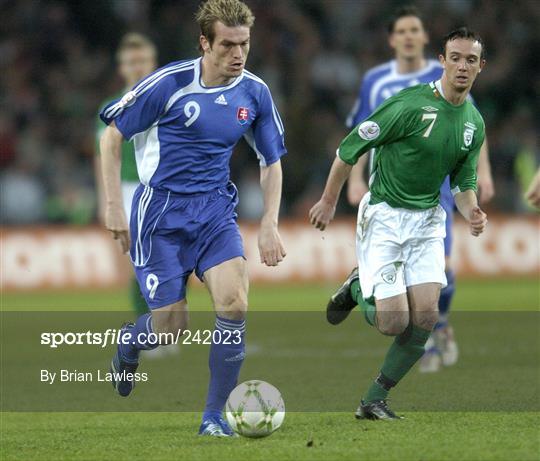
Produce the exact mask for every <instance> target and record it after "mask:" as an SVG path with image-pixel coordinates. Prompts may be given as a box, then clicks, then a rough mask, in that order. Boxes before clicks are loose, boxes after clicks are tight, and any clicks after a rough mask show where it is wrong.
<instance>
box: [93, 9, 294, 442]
mask: <svg viewBox="0 0 540 461" xmlns="http://www.w3.org/2000/svg"><path fill="white" fill-rule="evenodd" d="M253 21H254V16H253V14H252V12H251V11H250V9H249V8H248V7H247V6H246V5H245V4H244V3H242V2H241V1H239V0H209V1H207V2H206V3H203V4H202V5H201V7H200V8H199V11H198V13H197V22H198V23H199V26H200V29H201V36H200V40H199V44H200V49H201V52H202V57H201V58H198V59H194V60H190V61H179V62H174V63H171V64H169V65H167V66H165V67H163V68H161V69H159V70H157V71H156V72H154V73H153V74H151V75H150V76H149V77H147V78H145V79H143V80H142V81H141V82H139V83H138V84H137V85H135V87H134V88H133V89H132V90H131V91H130V92H128V93H127V94H126V95H125V96H124V97H123V98H122V99H121V100H119V101H117V102H115V103H112V104H110V105H108V106H107V107H105V109H103V111H102V113H101V117H102V119H103V120H104V121H105V122H106V123H107V124H108V125H109V126H108V127H107V129H106V130H105V132H104V134H103V137H102V139H101V155H102V167H103V180H104V189H105V194H106V200H107V208H106V226H107V228H108V229H109V230H110V231H111V232H112V233H113V235H114V238H115V239H118V240H120V243H121V244H122V248H123V250H124V251H128V249H129V251H130V254H131V259H132V261H133V265H134V267H135V272H136V275H137V279H138V281H139V285H140V288H141V290H142V292H143V294H144V296H145V299H146V302H147V303H148V306H149V307H150V308H151V309H152V312H151V313H148V314H145V315H142V316H140V317H139V318H138V319H137V321H136V322H135V324H126V325H124V326H123V327H122V334H123V335H126V334H127V333H130V334H131V341H130V342H129V343H128V344H126V345H123V344H120V345H119V346H118V350H117V353H116V355H115V356H114V358H113V361H112V366H111V368H112V370H113V371H114V372H118V373H122V372H124V371H125V372H134V371H135V370H136V368H137V366H138V359H139V352H140V351H141V350H144V349H151V348H155V347H157V345H151V344H148V342H146V341H144V338H145V335H148V334H149V333H151V332H155V333H172V335H176V334H177V333H178V332H179V331H180V330H183V329H185V328H186V326H187V303H186V299H185V298H186V283H187V279H188V277H189V276H190V274H191V273H192V272H195V274H196V275H197V277H199V278H200V279H201V280H202V281H203V282H204V283H205V284H206V286H207V288H208V290H209V292H210V295H211V297H212V301H213V304H214V309H215V312H216V325H215V329H216V330H217V331H219V332H221V333H222V334H218V335H214V339H213V342H212V345H211V348H210V358H209V367H210V384H209V388H208V397H207V402H206V407H205V410H204V414H203V418H202V424H201V427H200V429H199V433H200V434H202V435H211V436H218V437H226V436H232V435H233V432H232V430H231V428H230V427H229V426H228V424H227V423H226V422H225V421H224V419H223V417H222V411H223V407H224V405H225V402H226V399H227V397H228V396H229V393H230V392H231V390H232V389H233V388H234V387H235V385H236V383H237V379H238V375H239V372H240V368H241V365H242V362H243V359H244V355H245V352H244V351H245V347H244V331H245V320H244V319H245V313H246V310H247V293H248V277H247V270H246V261H245V259H244V250H243V245H242V238H241V236H240V232H239V229H238V225H237V223H236V213H235V208H236V204H237V192H236V188H235V186H234V185H233V184H232V183H231V182H230V180H229V159H230V157H231V154H232V151H233V148H234V146H235V145H236V143H237V142H238V141H239V140H240V139H241V138H242V137H243V138H245V139H246V141H247V142H248V143H249V144H250V146H251V147H252V148H253V150H254V151H255V153H256V155H257V157H258V158H259V162H260V166H261V187H262V189H263V194H264V215H263V217H262V220H261V228H260V233H259V251H260V257H261V262H263V263H264V264H266V265H268V266H276V265H277V264H278V263H279V262H280V261H281V260H282V259H283V258H284V257H285V251H284V248H283V245H282V242H281V239H280V236H279V233H278V227H277V224H278V212H279V205H280V200H281V183H282V172H281V163H280V157H281V156H282V155H283V154H285V153H286V150H285V145H284V135H283V124H282V122H281V119H280V117H279V114H278V112H277V110H276V107H275V106H274V103H273V101H272V97H271V95H270V91H269V89H268V87H267V86H266V84H265V83H264V82H263V81H262V80H261V79H260V78H258V77H256V76H255V75H253V74H252V73H250V72H248V71H247V70H245V69H244V65H245V62H246V58H247V55H248V52H249V44H250V43H249V40H250V28H251V26H252V25H253ZM124 139H126V140H133V141H134V143H135V151H136V152H135V153H136V158H137V168H138V173H139V178H140V181H141V186H140V187H139V188H138V189H137V192H136V193H135V197H134V201H133V206H132V214H131V220H130V229H129V231H128V226H127V220H126V216H125V213H124V210H123V207H122V197H121V188H120V164H121V161H120V159H121V145H122V141H123V140H124ZM141 334H142V335H141ZM172 335H169V336H172ZM220 337H221V340H219V338H220ZM126 338H127V336H126ZM141 338H143V339H141ZM216 338H217V339H216ZM226 338H229V339H228V340H227V341H225V339H226ZM170 340H171V338H168V339H167V340H164V339H161V343H162V344H164V343H166V342H168V341H170ZM127 376H128V375H126V379H118V380H116V382H115V383H114V386H115V389H116V391H117V392H118V393H119V394H120V395H122V396H127V395H129V394H130V392H131V391H132V390H133V387H134V381H133V379H129V378H128V377H127Z"/></svg>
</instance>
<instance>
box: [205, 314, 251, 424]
mask: <svg viewBox="0 0 540 461" xmlns="http://www.w3.org/2000/svg"><path fill="white" fill-rule="evenodd" d="M245 330H246V322H245V320H229V319H224V318H222V317H218V316H216V327H215V331H214V334H213V340H212V345H211V346H210V356H209V358H208V365H209V367H210V384H209V385H208V396H207V398H206V407H205V409H204V413H203V421H205V420H207V419H209V418H217V417H221V412H222V411H223V407H224V406H225V402H226V401H227V398H228V397H229V394H230V393H231V391H232V390H233V389H234V388H235V387H236V384H237V382H238V375H239V374H240V368H241V367H242V362H243V361H244V356H245V343H244V333H245ZM218 331H219V332H220V333H221V334H220V333H218ZM235 343H236V344H235Z"/></svg>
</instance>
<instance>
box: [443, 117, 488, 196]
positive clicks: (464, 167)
mask: <svg viewBox="0 0 540 461" xmlns="http://www.w3.org/2000/svg"><path fill="white" fill-rule="evenodd" d="M484 130H485V128H484V125H483V124H482V126H481V129H479V130H478V133H477V134H476V136H475V139H474V143H473V146H472V149H471V150H470V151H469V152H468V153H467V155H466V156H464V157H463V158H462V159H461V160H460V161H459V162H458V164H457V165H456V167H455V168H454V170H453V171H452V173H451V174H450V189H451V190H452V194H453V195H456V194H457V193H459V192H465V191H466V190H474V191H475V192H476V191H477V190H478V186H477V179H478V177H477V167H478V158H479V156H480V150H481V148H482V144H484V139H485V131H484Z"/></svg>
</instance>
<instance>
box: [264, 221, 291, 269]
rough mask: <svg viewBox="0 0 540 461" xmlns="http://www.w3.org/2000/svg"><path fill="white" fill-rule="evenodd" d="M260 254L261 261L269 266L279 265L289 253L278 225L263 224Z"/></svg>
mask: <svg viewBox="0 0 540 461" xmlns="http://www.w3.org/2000/svg"><path fill="white" fill-rule="evenodd" d="M259 255H260V257H261V263H263V264H266V265H267V266H277V265H278V264H279V263H280V262H281V261H283V258H284V257H285V256H286V255H287V253H285V248H283V242H282V241H281V237H280V236H279V232H278V230H277V226H275V225H273V224H271V225H267V224H261V230H260V232H259Z"/></svg>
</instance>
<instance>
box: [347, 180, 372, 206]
mask: <svg viewBox="0 0 540 461" xmlns="http://www.w3.org/2000/svg"><path fill="white" fill-rule="evenodd" d="M368 190H369V189H368V186H367V184H366V183H365V182H364V181H362V180H352V179H351V178H349V181H348V183H347V200H348V201H349V204H351V205H352V206H358V205H359V204H360V201H361V200H362V197H363V196H364V195H366V193H367V191H368Z"/></svg>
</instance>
